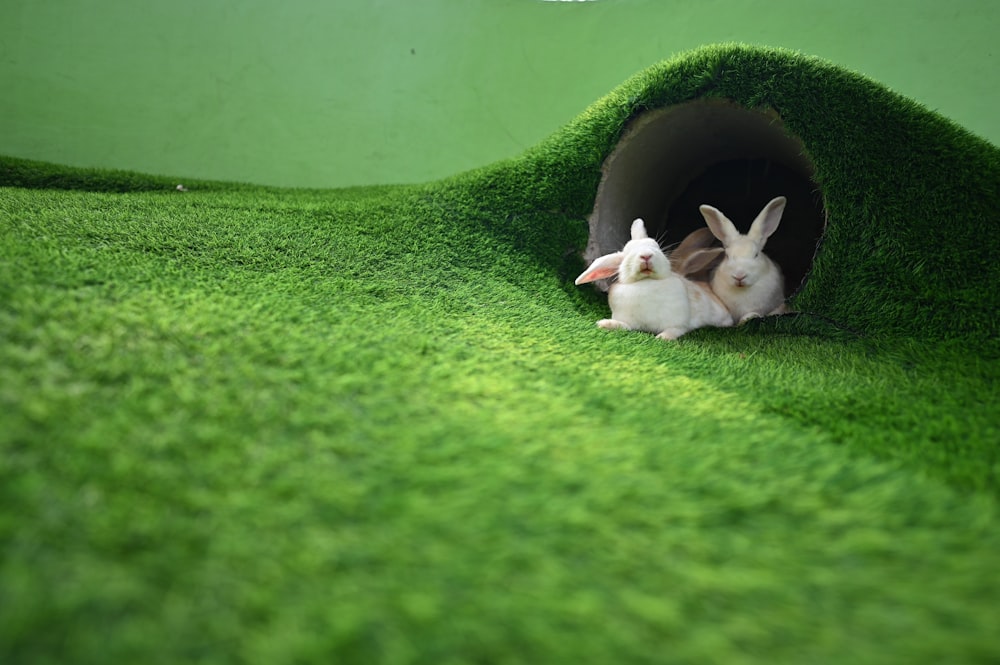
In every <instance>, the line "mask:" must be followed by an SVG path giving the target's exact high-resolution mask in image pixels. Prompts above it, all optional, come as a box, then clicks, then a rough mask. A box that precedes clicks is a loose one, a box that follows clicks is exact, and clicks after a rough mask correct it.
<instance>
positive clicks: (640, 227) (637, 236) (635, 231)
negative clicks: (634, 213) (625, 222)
mask: <svg viewBox="0 0 1000 665" xmlns="http://www.w3.org/2000/svg"><path fill="white" fill-rule="evenodd" d="M648 237H649V234H648V233H646V222H644V221H642V218H639V217H637V218H636V220H635V221H634V222H632V240H642V239H643V238H648Z"/></svg>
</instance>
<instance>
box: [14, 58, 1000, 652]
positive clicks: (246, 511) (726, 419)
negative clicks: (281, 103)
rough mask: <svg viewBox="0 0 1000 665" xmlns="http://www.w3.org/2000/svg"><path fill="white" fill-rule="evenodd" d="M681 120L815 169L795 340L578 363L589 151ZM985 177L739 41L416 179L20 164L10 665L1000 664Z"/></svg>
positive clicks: (586, 334) (597, 344) (613, 342)
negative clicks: (549, 130)
mask: <svg viewBox="0 0 1000 665" xmlns="http://www.w3.org/2000/svg"><path fill="white" fill-rule="evenodd" d="M700 97H721V98H726V99H730V100H734V101H735V102H736V103H738V104H741V105H743V106H745V107H747V108H758V107H763V106H767V107H770V108H773V109H776V110H777V111H778V112H779V113H780V116H781V118H782V121H783V122H784V123H785V125H786V126H787V127H788V128H789V130H790V131H792V132H794V133H795V134H796V135H797V136H798V137H799V138H800V139H801V140H802V142H803V145H805V146H806V148H807V150H808V151H809V156H810V158H811V160H812V163H813V164H814V165H815V168H816V178H817V182H818V184H819V186H820V187H821V188H822V194H823V199H824V204H825V210H826V212H827V214H828V221H827V228H826V233H825V236H824V239H823V243H822V247H821V249H820V252H819V254H818V255H817V257H816V260H815V262H814V264H813V267H812V272H811V274H810V276H809V278H808V280H807V281H806V283H805V285H804V286H803V289H802V290H801V291H800V292H799V294H798V295H797V296H796V299H795V301H794V303H793V304H794V305H795V306H796V307H797V308H798V309H800V310H802V311H805V312H808V314H799V315H792V316H787V317H780V318H776V319H768V320H763V321H756V322H753V323H752V324H750V325H747V326H744V327H741V328H739V329H726V330H701V331H697V332H695V333H692V334H690V335H688V336H685V337H684V338H683V339H682V340H681V341H680V342H678V343H676V344H666V343H663V342H660V341H659V340H655V339H653V338H652V337H651V336H648V335H642V334H636V333H608V332H607V331H602V330H599V329H597V328H595V327H594V325H593V323H594V321H595V320H596V319H598V318H601V317H602V316H604V314H605V312H606V303H605V302H604V300H603V297H602V296H601V295H600V294H597V293H595V292H593V291H591V290H588V289H581V288H577V287H574V286H573V285H572V279H573V277H575V276H576V274H578V272H579V270H580V269H581V268H582V265H583V264H582V261H581V259H580V252H581V250H582V249H583V247H584V246H585V245H586V244H587V241H588V224H587V220H586V217H587V215H588V214H589V213H590V212H591V208H592V207H593V205H594V200H595V194H596V190H597V186H598V182H599V180H600V178H601V167H602V163H603V161H604V158H605V157H606V156H607V155H608V154H609V153H610V151H611V150H612V149H613V148H614V146H615V144H616V142H617V140H618V138H619V137H620V136H621V135H622V134H623V132H624V131H625V130H626V128H627V127H628V125H629V122H630V121H631V120H633V119H634V118H636V117H638V115H640V114H641V113H642V112H644V111H646V110H649V109H656V108H661V107H664V106H668V105H671V104H678V103H682V102H685V101H689V100H692V99H696V98H700ZM998 163H1000V162H998V152H997V150H996V148H994V147H992V146H990V145H988V144H986V143H984V142H982V141H979V140H978V139H976V138H975V137H973V136H971V135H969V134H967V133H965V132H963V131H962V130H961V129H960V128H957V127H954V126H953V125H951V124H949V123H948V122H947V121H945V120H944V119H942V118H940V117H938V116H936V115H934V114H933V113H930V112H928V111H926V110H925V109H922V108H921V107H919V106H917V105H915V104H913V103H911V102H908V101H906V100H904V99H901V98H899V97H897V96H895V95H893V94H892V93H891V92H889V91H886V90H884V89H883V88H881V87H880V86H878V85H877V84H875V83H873V82H871V81H868V80H866V79H863V78H861V77H858V76H856V75H854V74H851V73H848V72H844V71H841V70H839V69H837V68H836V67H833V66H830V65H828V64H825V63H822V62H819V61H815V60H812V59H809V58H803V57H801V56H798V55H795V54H792V53H787V52H783V51H773V50H766V49H750V48H743V47H731V46H726V47H714V48H708V49H703V50H699V51H696V52H693V53H689V54H685V55H683V56H681V57H679V58H676V59H674V60H672V61H669V62H666V63H663V64H661V65H657V66H655V67H653V68H651V69H649V70H647V71H645V72H642V73H640V74H639V75H638V76H636V77H635V78H633V79H632V80H630V81H628V82H626V83H625V84H624V85H623V86H622V87H620V88H619V89H617V90H615V91H614V92H612V93H611V94H610V95H609V96H608V97H606V98H604V99H602V100H600V101H598V102H597V103H596V104H595V105H594V106H592V107H591V108H590V109H588V110H587V111H586V112H585V113H584V114H583V115H581V116H580V118H579V119H578V120H577V121H575V122H574V123H572V124H571V125H570V126H568V127H566V128H565V129H564V130H563V131H561V132H559V133H558V134H556V135H555V136H553V137H552V138H551V139H550V140H548V141H546V142H545V143H544V144H542V145H541V146H539V147H538V148H537V149H535V150H533V151H531V152H530V153H528V154H526V155H525V156H523V157H522V158H520V159H517V160H512V161H509V162H503V163H499V164H494V165H491V166H489V167H486V168H483V169H480V170H477V171H474V172H471V173H466V174H462V175H459V176H457V177H455V178H452V179H449V180H447V181H443V182H437V183H431V184H428V185H423V186H412V187H410V186H408V187H378V188H361V189H353V190H334V191H306V190H276V189H268V188H261V187H252V186H243V185H234V184H220V183H194V182H186V183H185V184H186V185H187V187H188V189H189V191H187V192H179V191H176V190H175V189H174V185H176V183H175V182H174V181H172V180H168V179H165V178H153V177H147V176H143V175H140V174H122V173H108V172H96V171H86V170H75V169H64V168H61V167H55V166H51V165H42V164H35V163H31V162H25V161H23V160H16V159H9V158H4V159H2V160H0V183H3V184H4V185H6V187H4V188H3V189H0V225H2V228H3V234H2V235H0V333H2V337H0V340H2V341H0V414H2V415H0V420H2V425H3V426H2V427H0V459H2V460H3V461H2V463H0V505H2V506H3V511H2V512H0V543H2V544H3V549H2V553H3V554H2V561H0V659H2V660H3V661H4V662H39V663H41V662H61V663H63V662H101V663H108V662H123V663H124V662H177V661H178V660H185V661H195V662H197V661H203V662H266V663H283V662H357V663H442V662H454V663H461V662H594V663H607V662H635V663H642V662H727V663H755V662H767V663H773V662H826V663H835V662H844V663H864V662H879V663H885V662H900V663H904V662H905V663H915V662H942V661H947V662H989V661H991V660H995V659H996V658H997V656H998V655H1000V638H998V637H997V635H996V630H995V627H996V625H997V624H998V622H1000V609H998V605H997V603H996V599H997V598H998V597H1000V581H998V580H997V576H996V575H995V570H996V568H997V565H998V563H1000V555H998V554H997V553H998V552H1000V529H998V527H1000V516H998V514H997V496H998V489H1000V484H998V482H997V480H998V470H1000V464H998V455H997V441H1000V408H998V407H1000V397H998V391H997V380H998V378H1000V366H998V363H997V347H996V324H995V322H994V320H993V319H992V315H993V312H994V311H995V309H996V305H997V298H998V296H997V294H996V290H995V289H993V288H990V287H989V285H990V284H994V285H995V284H996V283H997V279H996V278H997V272H996V271H997V268H996V267H995V262H992V263H991V261H990V259H991V258H992V256H995V255H996V250H997V249H998V247H997V244H998V240H997V238H998V230H997V224H995V222H994V215H995V213H994V212H993V211H995V210H996V209H998V207H997V203H998V201H997V198H998V186H997V183H998V182H1000V179H998V175H1000V173H998V168H997V167H998ZM991 280H992V281H991Z"/></svg>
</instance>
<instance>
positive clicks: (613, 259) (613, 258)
mask: <svg viewBox="0 0 1000 665" xmlns="http://www.w3.org/2000/svg"><path fill="white" fill-rule="evenodd" d="M624 257H625V255H624V254H623V253H622V252H615V253H614V254H605V255H604V256H601V257H599V258H596V259H594V262H593V263H591V264H590V267H589V268H587V269H586V270H584V271H583V274H582V275H580V276H579V277H577V278H576V281H575V282H574V284H586V283H588V282H596V281H597V280H599V279H607V278H608V277H614V276H615V275H617V274H618V268H619V267H620V266H621V264H622V259H623V258H624Z"/></svg>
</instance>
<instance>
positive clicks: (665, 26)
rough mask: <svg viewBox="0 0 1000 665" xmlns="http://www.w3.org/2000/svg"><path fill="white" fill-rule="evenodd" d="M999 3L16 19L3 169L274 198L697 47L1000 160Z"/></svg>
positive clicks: (475, 154) (641, 4)
mask: <svg viewBox="0 0 1000 665" xmlns="http://www.w3.org/2000/svg"><path fill="white" fill-rule="evenodd" d="M998 27H1000V2H996V1H995V0H948V1H943V0H942V1H927V0H919V1H918V0H913V1H909V2H907V1H905V0H904V1H899V2H888V1H883V2H879V1H878V0H867V1H862V0H840V1H837V2H830V1H827V2H813V1H811V0H770V1H769V2H753V1H750V0H698V1H697V2H695V1H692V0H594V1H593V2H546V1H543V0H419V1H415V0H370V1H364V0H355V1H352V2H346V1H333V2H323V1H320V0H311V1H299V2H296V1H290V2H271V1H269V0H268V1H265V0H226V1H223V0H215V1H213V0H173V1H172V2H156V3H153V2H141V1H134V0H133V1H131V2H128V1H120V0H98V1H97V2H82V1H71V0H3V2H2V3H0V153H4V154H8V155H13V156H17V157H28V158H35V159H43V160H49V161H55V162H60V163H64V164H71V165H80V166H104V167H114V168H124V169H134V170H140V171H146V172H153V173H163V174H173V175H177V176H186V177H200V178H216V179H226V180H244V181H251V182H258V183H266V184H276V185H301V186H338V185H355V184H368V183H381V184H385V183H395V182H414V181H422V180H429V179H435V178H439V177H442V176H445V175H448V174H451V173H455V172H459V171H463V170H466V169H469V168H473V167H476V166H481V165H484V164H487V163H490V162H492V161H495V160H497V159H499V158H503V157H508V156H513V155H516V154H518V153H520V152H521V151H522V150H524V149H525V148H527V147H529V146H531V145H533V144H534V143H536V142H537V141H539V140H540V139H542V138H544V137H545V136H547V135H548V134H549V133H551V132H552V131H553V130H554V129H556V128H558V127H560V126H561V125H563V124H564V123H566V122H567V121H568V120H570V119H571V118H573V117H574V116H575V115H577V114H578V113H579V112H581V111H582V110H583V109H584V108H586V107H587V106H588V105H589V104H590V103H591V102H593V101H594V100H595V99H597V98H598V97H600V96H602V95H603V94H605V93H606V92H608V91H609V90H610V89H611V88H613V87H614V86H616V85H618V84H619V83H621V82H622V81H623V80H624V79H625V78H627V77H628V76H630V75H631V74H633V73H635V72H636V71H638V70H640V69H642V68H644V67H646V66H648V65H650V64H652V63H654V62H656V61H658V60H661V59H664V58H666V57H669V56H671V55H672V54H674V53H677V52H679V51H683V50H687V49H689V48H693V47H696V46H699V45H703V44H708V43H713V42H722V41H741V42H747V43H753V44H762V45H769V46H784V47H788V48H792V49H796V50H800V51H803V52H806V53H809V54H812V55H817V56H820V57H823V58H826V59H828V60H832V61H834V62H836V63H838V64H841V65H844V66H846V67H849V68H851V69H855V70H857V71H860V72H862V73H865V74H867V75H869V76H871V77H873V78H875V79H877V80H879V81H882V82H883V83H885V84H887V85H889V86H890V87H892V88H894V89H895V90H897V91H898V92H900V93H902V94H904V95H907V96H909V97H912V98H914V99H916V100H918V101H920V102H922V103H923V104H925V105H927V106H928V107H930V108H932V109H935V110H937V111H939V112H940V113H942V114H944V115H945V116H948V117H949V118H951V119H953V120H955V121H956V122H958V123H959V124H961V125H963V126H965V127H967V128H968V129H970V130H972V131H973V132H975V133H977V134H979V135H981V136H983V137H985V138H987V139H989V140H991V141H992V142H994V143H1000V119H998V116H997V113H996V111H995V109H997V108H1000V85H998V84H1000V73H998V67H997V64H998V63H997V55H996V52H995V51H996V44H997V37H996V35H997V33H998Z"/></svg>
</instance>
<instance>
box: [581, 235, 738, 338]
mask: <svg viewBox="0 0 1000 665" xmlns="http://www.w3.org/2000/svg"><path fill="white" fill-rule="evenodd" d="M614 275H618V281H617V282H615V283H614V284H612V285H611V289H610V290H609V292H608V304H609V305H610V306H611V318H610V319H601V320H600V321H598V322H597V325H598V326H600V327H601V328H607V329H626V330H641V331H644V332H650V333H653V334H655V335H656V336H657V337H660V338H661V339H677V338H678V337H680V336H681V335H683V334H684V333H686V332H688V331H690V330H694V329H695V328H700V327H702V326H705V325H719V326H723V325H732V323H733V322H732V317H731V316H730V315H729V313H728V312H727V311H726V309H725V307H724V306H723V305H722V303H720V302H719V301H718V299H716V298H715V297H714V296H713V295H712V293H711V291H709V289H707V288H706V287H703V286H701V285H698V284H695V283H694V282H691V281H689V280H686V279H684V278H683V277H681V276H680V275H678V274H677V273H675V272H674V271H673V270H671V267H670V262H669V261H668V260H667V257H666V255H665V254H664V253H663V250H661V249H660V246H659V244H658V243H657V242H656V241H655V240H653V239H652V238H649V237H648V236H647V235H646V228H645V224H644V223H643V221H642V220H641V219H637V220H635V221H634V222H633V223H632V240H630V241H629V242H628V243H626V245H625V247H624V248H623V249H622V251H620V252H615V253H614V254H606V255H604V256H602V257H600V258H598V259H596V260H595V261H594V262H593V263H592V264H590V267H589V268H587V270H586V271H584V273H583V274H582V275H580V276H579V277H578V278H577V279H576V283H577V284H585V283H587V282H593V281H595V280H598V279H605V278H608V277H612V276H614Z"/></svg>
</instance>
